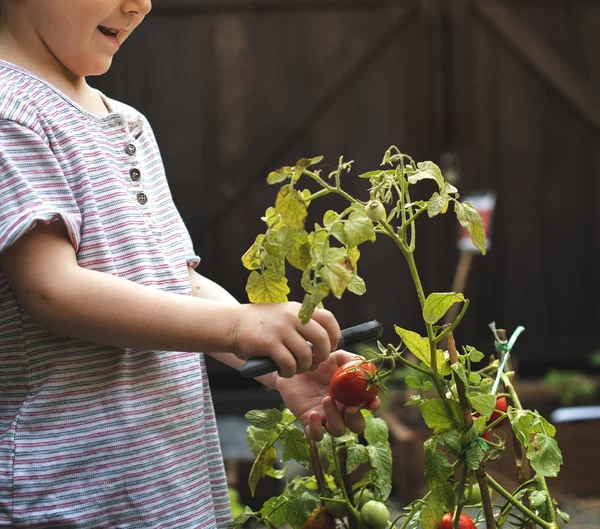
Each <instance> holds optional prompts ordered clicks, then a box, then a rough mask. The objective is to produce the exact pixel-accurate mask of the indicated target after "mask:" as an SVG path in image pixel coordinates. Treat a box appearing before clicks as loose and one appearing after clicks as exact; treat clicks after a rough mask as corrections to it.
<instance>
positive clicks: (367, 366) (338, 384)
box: [329, 359, 379, 406]
mask: <svg viewBox="0 0 600 529" xmlns="http://www.w3.org/2000/svg"><path fill="white" fill-rule="evenodd" d="M375 373H377V368H376V367H375V366H374V365H373V364H372V363H369V362H365V361H364V360H361V359H357V360H351V361H350V362H347V363H345V364H344V365H343V366H341V367H339V368H338V370H337V371H336V372H335V373H334V374H333V376H332V377H331V382H330V383H329V394H330V395H331V396H332V397H333V398H334V399H335V400H337V401H338V402H341V403H342V404H346V405H348V406H362V405H363V404H367V402H370V401H371V400H373V399H374V398H375V397H376V396H377V394H378V393H379V388H378V387H377V384H375V383H374V382H373V375H375Z"/></svg>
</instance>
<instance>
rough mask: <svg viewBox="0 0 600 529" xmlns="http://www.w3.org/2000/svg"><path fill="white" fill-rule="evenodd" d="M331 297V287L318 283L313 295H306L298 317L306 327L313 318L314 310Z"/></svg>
mask: <svg viewBox="0 0 600 529" xmlns="http://www.w3.org/2000/svg"><path fill="white" fill-rule="evenodd" d="M328 295H329V287H328V286H327V285H326V284H325V283H317V284H316V285H315V286H314V287H313V289H312V292H311V293H307V294H305V295H304V300H303V301H302V307H301V308H300V312H299V313H298V316H300V321H301V322H302V325H306V324H307V323H308V322H309V321H310V319H311V318H312V315H313V312H314V310H315V309H316V308H317V307H318V306H319V303H321V301H323V300H324V299H325V298H326V297H327V296H328Z"/></svg>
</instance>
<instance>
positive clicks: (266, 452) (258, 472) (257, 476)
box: [248, 444, 277, 496]
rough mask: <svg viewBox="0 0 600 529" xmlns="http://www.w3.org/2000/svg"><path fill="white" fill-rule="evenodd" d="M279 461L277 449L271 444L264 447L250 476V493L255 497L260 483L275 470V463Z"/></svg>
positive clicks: (255, 461)
mask: <svg viewBox="0 0 600 529" xmlns="http://www.w3.org/2000/svg"><path fill="white" fill-rule="evenodd" d="M276 460H277V449H276V448H275V447H274V446H272V445H269V444H266V445H265V446H263V448H262V450H261V451H260V453H259V454H258V456H257V458H256V459H255V460H254V464H253V465H252V470H250V475H249V476H248V486H249V487H250V493H251V494H252V496H254V492H255V491H256V486H257V485H258V482H259V481H260V480H261V479H262V478H263V477H265V476H266V475H267V472H268V471H269V470H270V469H271V468H273V463H275V461H276Z"/></svg>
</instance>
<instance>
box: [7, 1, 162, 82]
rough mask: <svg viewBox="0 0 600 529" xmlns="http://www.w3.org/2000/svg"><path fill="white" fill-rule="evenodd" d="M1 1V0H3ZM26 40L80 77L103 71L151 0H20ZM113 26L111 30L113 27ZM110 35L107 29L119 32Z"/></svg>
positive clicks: (140, 20) (147, 11) (149, 5)
mask: <svg viewBox="0 0 600 529" xmlns="http://www.w3.org/2000/svg"><path fill="white" fill-rule="evenodd" d="M0 1H1V0H0ZM17 3H18V4H20V7H19V11H21V13H22V14H24V15H25V16H26V17H27V22H28V26H27V27H28V35H27V37H26V42H28V43H29V44H30V45H32V46H33V47H32V48H31V50H32V51H33V49H36V50H37V52H38V53H39V57H40V59H42V60H43V57H42V55H43V54H44V52H48V51H49V52H50V53H51V54H52V55H53V56H54V57H55V58H56V59H57V60H58V61H59V62H60V63H61V64H62V66H64V67H65V68H66V69H67V70H68V71H69V72H71V73H72V74H73V75H75V76H76V77H86V76H88V75H100V74H103V73H105V72H106V71H107V70H108V69H109V68H110V65H111V62H112V58H113V55H114V54H115V53H116V52H117V51H118V49H119V46H120V45H121V44H122V43H123V41H125V39H127V38H128V37H129V35H130V34H131V33H132V32H133V30H134V29H135V28H136V27H137V26H138V25H139V24H140V23H141V22H142V20H143V19H144V17H145V16H146V15H147V14H148V13H149V11H150V9H151V7H152V2H151V0H18V2H17ZM109 30H110V31H109ZM114 30H118V31H117V32H116V34H115V35H108V34H107V33H109V32H110V33H115V31H114Z"/></svg>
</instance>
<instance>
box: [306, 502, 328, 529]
mask: <svg viewBox="0 0 600 529" xmlns="http://www.w3.org/2000/svg"><path fill="white" fill-rule="evenodd" d="M302 529H335V518H334V517H333V516H331V514H329V512H327V509H326V508H325V507H323V506H322V505H320V506H319V507H317V508H316V509H315V510H314V511H313V512H312V514H311V515H310V518H309V519H308V520H306V522H304V525H303V526H302Z"/></svg>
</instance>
